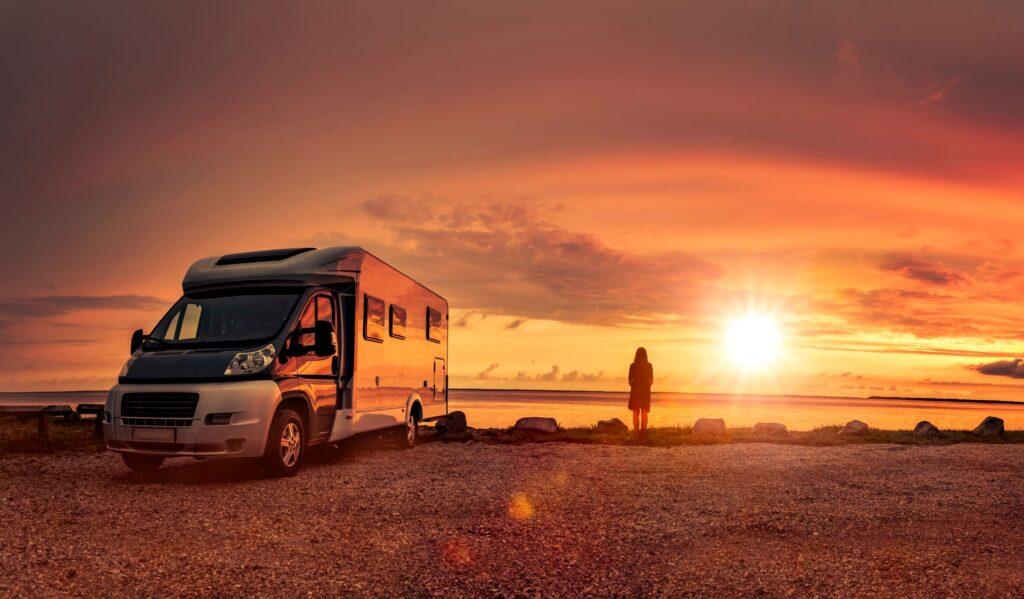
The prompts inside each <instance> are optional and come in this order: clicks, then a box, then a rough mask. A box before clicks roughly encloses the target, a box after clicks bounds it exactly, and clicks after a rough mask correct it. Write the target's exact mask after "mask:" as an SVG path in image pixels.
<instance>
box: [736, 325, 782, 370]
mask: <svg viewBox="0 0 1024 599" xmlns="http://www.w3.org/2000/svg"><path fill="white" fill-rule="evenodd" d="M725 347H726V352H727V353H728V355H729V359H730V360H732V361H733V362H735V363H736V364H739V365H740V366H742V367H743V368H744V369H747V370H759V369H762V368H765V367H766V366H768V365H769V364H771V363H772V362H774V361H775V359H776V358H778V356H779V353H781V351H782V333H781V332H780V331H779V326H778V324H777V323H776V322H775V319H774V318H772V317H771V316H768V315H766V314H753V313H752V314H745V315H743V316H739V317H736V318H734V319H732V320H731V321H729V325H728V327H727V328H726V331H725Z"/></svg>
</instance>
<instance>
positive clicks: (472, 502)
mask: <svg viewBox="0 0 1024 599" xmlns="http://www.w3.org/2000/svg"><path fill="white" fill-rule="evenodd" d="M311 457H312V458H314V459H313V460H312V463H310V464H308V466H307V468H306V469H304V470H303V471H302V472H301V473H300V474H299V475H298V476H297V477H295V478H292V479H284V480H275V479H266V478H260V477H259V476H258V475H257V474H256V473H254V472H253V471H251V470H249V469H245V468H241V469H240V468H238V467H237V464H234V463H231V462H224V461H206V462H194V461H177V462H169V466H165V467H164V469H162V470H161V471H160V473H159V474H158V475H157V476H155V477H149V478H140V477H137V476H135V475H132V474H129V472H128V470H127V469H126V468H125V467H124V466H123V465H122V464H121V461H120V460H119V459H118V458H117V456H115V455H113V454H110V453H99V454H90V453H75V454H63V455H51V456H31V457H24V456H19V457H14V458H9V459H0V566H2V567H0V595H8V596H34V595H65V594H67V595H88V596H97V595H109V596H139V595H146V596H154V595H160V596H167V595H177V596H198V595H203V596H227V595H232V596H245V595H296V594H311V595H341V594H351V593H355V594H359V595H390V596H394V595H410V596H433V595H444V596H459V595H462V596H479V595H549V596H550V595H555V596H558V595H593V596H622V595H641V594H643V595H651V596H679V595H706V596H725V595H730V596H736V595H741V596H747V595H763V594H767V595H772V596H782V595H798V596H807V595H842V596H865V595H870V596H875V595H884V596H900V597H907V596H920V597H925V596H937V595H938V596H946V595H959V596H963V595H987V596H1014V595H1016V596H1021V595H1022V594H1024V568H1022V565H1024V543H1022V539H1024V482H1022V474H1024V447H1021V446H991V445H971V444H963V445H954V446H945V447H898V446H891V445H865V446H843V447H826V448H816V447H798V446H783V445H763V444H737V445H711V446H689V447H673V448H648V447H605V446H595V445H571V444H561V443H547V444H526V445H518V446H511V445H488V444H482V443H470V444H442V443H432V444H428V445H423V446H420V447H417V448H415V449H413V450H411V451H398V450H392V449H388V448H387V447H385V446H381V445H379V444H378V445H376V446H372V447H369V448H367V447H366V443H365V442H363V443H361V444H358V443H356V444H349V445H347V446H345V447H342V448H341V449H340V450H333V449H329V450H324V451H321V452H319V453H317V454H313V455H311Z"/></svg>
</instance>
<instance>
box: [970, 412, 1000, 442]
mask: <svg viewBox="0 0 1024 599" xmlns="http://www.w3.org/2000/svg"><path fill="white" fill-rule="evenodd" d="M1004 431H1005V429H1004V427H1003V419H1002V418H996V417H995V416H989V417H988V418H985V419H984V420H982V421H981V424H979V425H978V427H977V428H976V429H974V431H973V432H974V434H975V435H981V436H983V437H994V436H1000V435H1002V434H1003V432H1004Z"/></svg>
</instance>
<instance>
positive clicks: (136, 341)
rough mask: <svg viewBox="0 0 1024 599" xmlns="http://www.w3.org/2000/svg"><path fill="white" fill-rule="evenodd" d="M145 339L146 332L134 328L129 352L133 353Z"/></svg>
mask: <svg viewBox="0 0 1024 599" xmlns="http://www.w3.org/2000/svg"><path fill="white" fill-rule="evenodd" d="M145 340H146V334H145V333H143V332H142V329H135V332H134V333H132V345H131V353H133V354H134V353H135V352H136V351H137V350H138V349H139V348H140V347H142V342H143V341H145Z"/></svg>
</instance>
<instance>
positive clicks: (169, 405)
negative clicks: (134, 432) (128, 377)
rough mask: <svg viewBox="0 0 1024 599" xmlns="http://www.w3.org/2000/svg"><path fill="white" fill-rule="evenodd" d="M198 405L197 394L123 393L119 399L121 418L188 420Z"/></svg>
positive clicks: (193, 414)
mask: <svg viewBox="0 0 1024 599" xmlns="http://www.w3.org/2000/svg"><path fill="white" fill-rule="evenodd" d="M198 404H199V394H198V393H125V394H124V396H123V397H122V398H121V416H122V417H133V418H145V419H190V418H192V417H193V416H195V413H196V405H198ZM126 424H127V423H126ZM150 426H158V425H150Z"/></svg>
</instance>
